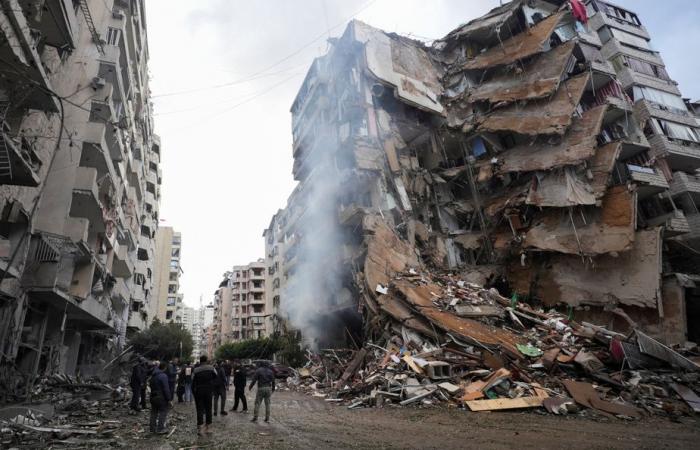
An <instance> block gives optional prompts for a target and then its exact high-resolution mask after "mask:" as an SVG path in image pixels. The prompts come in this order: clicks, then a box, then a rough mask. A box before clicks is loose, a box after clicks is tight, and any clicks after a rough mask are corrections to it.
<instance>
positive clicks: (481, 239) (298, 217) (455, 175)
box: [265, 0, 700, 345]
mask: <svg viewBox="0 0 700 450" xmlns="http://www.w3.org/2000/svg"><path fill="white" fill-rule="evenodd" d="M649 40H650V37H649V34H648V32H647V31H646V29H645V28H644V26H643V25H642V23H641V21H640V20H639V18H638V17H637V15H636V14H634V13H633V12H631V11H627V10H625V9H623V8H620V7H617V6H614V5H612V4H609V3H606V2H602V1H589V2H586V3H585V5H584V4H583V3H581V2H578V1H571V2H568V1H556V0H551V1H545V0H530V1H524V0H516V1H513V2H510V3H508V4H505V5H503V6H501V7H499V8H496V9H494V10H493V11H491V12H490V13H488V14H486V15H485V16H483V17H481V18H478V19H476V20H473V21H471V22H469V23H467V24H465V25H463V26H460V27H459V28H457V29H455V30H453V31H452V32H450V33H449V34H448V35H447V36H445V37H444V38H443V39H440V40H438V41H435V42H434V43H433V44H432V45H431V46H427V45H425V44H424V43H422V42H419V41H416V40H413V39H409V38H406V37H403V36H399V35H396V34H391V33H386V32H383V31H381V30H378V29H375V28H372V27H370V26H368V25H366V24H364V23H362V22H359V21H353V22H351V23H350V24H349V25H348V27H347V28H346V30H345V32H344V33H343V35H342V36H341V37H340V38H338V39H335V40H332V42H331V48H330V50H329V51H328V53H327V54H326V55H325V56H322V57H319V58H317V59H316V60H315V61H314V63H313V64H312V65H311V67H310V69H309V71H308V74H307V76H306V78H305V80H304V82H303V85H302V87H301V89H300V90H299V93H298V94H297V97H296V99H295V101H294V103H293V105H292V109H291V112H292V133H293V156H294V166H293V174H294V178H295V180H297V181H298V182H299V184H298V185H297V187H296V189H295V190H294V192H293V193H292V195H291V196H290V198H289V201H288V203H287V206H286V208H285V209H284V210H281V211H279V212H278V213H277V214H276V215H275V216H274V217H273V220H272V222H271V224H270V227H269V228H268V229H267V230H266V232H265V237H266V249H267V255H268V257H269V258H270V261H272V262H273V264H274V266H273V267H271V268H270V269H269V270H274V271H275V272H276V273H278V274H279V275H278V276H279V277H282V279H283V281H282V282H281V283H279V284H278V285H281V293H280V295H281V302H280V301H279V300H278V302H280V303H279V304H280V309H281V311H282V312H283V313H284V315H285V317H286V318H288V319H289V322H290V325H291V326H292V327H294V328H297V329H300V330H303V334H304V335H305V336H306V338H307V342H309V343H311V344H316V345H321V344H323V345H326V344H330V345H333V344H334V343H335V344H337V343H339V342H341V341H350V340H354V339H356V338H358V337H361V336H362V334H363V333H364V334H365V335H366V334H367V333H368V332H370V330H371V329H372V328H371V327H372V326H373V325H376V320H377V319H378V318H381V317H387V316H390V317H392V318H393V319H396V320H399V321H400V322H402V323H403V324H404V325H406V326H408V327H411V326H413V327H418V326H419V324H417V323H416V322H415V321H412V318H411V315H410V314H409V313H408V312H407V311H406V310H402V309H401V308H400V307H399V305H398V304H396V303H394V302H391V301H390V300H389V299H391V296H387V295H384V294H385V293H386V288H387V283H388V282H389V281H390V280H391V279H392V277H393V275H395V274H396V273H399V272H401V271H404V270H407V268H408V267H411V266H413V267H417V266H418V265H424V266H427V267H432V268H435V269H439V270H452V271H458V272H460V273H462V274H463V275H464V276H465V277H466V278H467V279H468V280H469V281H472V282H475V283H478V284H481V285H484V286H487V287H495V288H497V289H498V290H499V292H500V293H501V294H502V295H504V296H507V297H509V298H510V297H517V298H518V299H520V300H523V299H524V300H526V301H527V302H529V303H532V304H536V305H541V306H544V307H548V308H549V307H555V308H559V309H560V310H562V311H565V312H566V313H567V314H568V315H569V316H570V317H574V318H576V319H579V320H585V321H588V322H591V323H598V324H602V325H605V326H606V327H608V329H610V330H615V331H617V332H622V333H624V332H627V331H629V330H630V329H632V328H641V329H644V330H645V331H646V332H647V333H649V334H651V335H653V336H655V337H656V338H658V339H659V340H661V341H663V342H666V343H669V344H677V343H684V342H685V341H686V340H694V341H696V342H697V340H698V338H699V337H700V336H699V335H698V333H699V332H700V329H698V326H697V324H698V319H699V317H698V307H697V304H698V302H699V301H700V298H698V294H699V293H700V291H698V288H697V285H696V283H697V282H698V281H700V276H699V275H698V268H699V267H700V260H698V257H697V254H698V253H697V251H698V249H700V241H699V239H698V236H699V234H698V233H700V228H699V227H700V223H699V222H698V218H699V217H700V215H699V214H698V189H697V186H698V181H700V179H699V178H698V174H697V169H698V168H700V128H699V127H698V122H697V119H696V117H695V116H694V114H693V112H692V111H694V110H693V109H692V108H691V110H689V109H688V107H687V106H686V103H685V102H684V100H683V99H682V97H681V95H680V91H679V90H678V87H677V85H676V83H675V82H674V81H673V80H672V79H671V78H670V77H669V75H668V73H667V72H666V70H665V68H664V64H663V60H662V59H661V57H660V55H659V53H658V52H656V51H654V50H652V48H651V46H650V44H649ZM690 105H691V106H692V105H693V104H690ZM403 246H408V248H409V249H410V251H409V252H406V251H401V252H399V251H397V250H396V248H397V247H400V248H402V249H403V248H404V247H403ZM280 249H282V250H280ZM280 254H282V255H283V256H281V257H280V256H278V255H280ZM407 255H408V256H407ZM481 338H482V339H486V340H489V339H490V340H494V339H495V340H497V337H493V336H491V337H488V336H486V335H482V336H481Z"/></svg>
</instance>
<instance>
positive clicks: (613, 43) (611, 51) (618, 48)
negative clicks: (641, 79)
mask: <svg viewBox="0 0 700 450" xmlns="http://www.w3.org/2000/svg"><path fill="white" fill-rule="evenodd" d="M600 53H601V54H602V55H603V57H604V58H605V59H608V60H610V59H613V58H614V57H615V56H617V55H620V54H623V55H629V56H631V57H633V58H637V59H641V60H642V61H647V62H650V63H652V64H657V65H659V66H663V65H664V61H663V59H661V56H659V53H658V52H646V51H643V50H637V49H636V48H633V47H629V46H626V45H624V44H622V43H621V42H620V41H619V40H617V39H615V38H612V39H610V40H609V41H608V42H606V43H605V44H604V45H603V47H602V48H601V49H600Z"/></svg>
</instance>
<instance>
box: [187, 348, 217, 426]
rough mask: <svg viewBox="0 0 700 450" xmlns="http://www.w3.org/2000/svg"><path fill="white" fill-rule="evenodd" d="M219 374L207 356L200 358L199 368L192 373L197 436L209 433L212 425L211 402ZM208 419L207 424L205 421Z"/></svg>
mask: <svg viewBox="0 0 700 450" xmlns="http://www.w3.org/2000/svg"><path fill="white" fill-rule="evenodd" d="M216 378H217V373H216V369H214V368H213V367H212V366H211V365H209V363H208V362H207V356H206V355H202V356H200V358H199V366H197V368H195V369H194V371H193V372H192V393H193V394H194V402H195V405H196V407H197V434H199V435H201V434H202V432H204V433H208V432H209V425H211V400H212V395H213V394H214V384H215V382H216ZM205 417H206V423H205V421H204V419H205Z"/></svg>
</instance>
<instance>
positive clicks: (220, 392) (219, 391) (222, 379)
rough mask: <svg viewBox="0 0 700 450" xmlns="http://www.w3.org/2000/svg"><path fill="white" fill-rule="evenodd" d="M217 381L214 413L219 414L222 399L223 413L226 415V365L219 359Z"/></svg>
mask: <svg viewBox="0 0 700 450" xmlns="http://www.w3.org/2000/svg"><path fill="white" fill-rule="evenodd" d="M214 368H215V369H216V382H215V384H214V386H215V387H214V415H215V416H216V415H218V412H219V401H221V415H222V416H225V415H227V414H228V413H227V412H226V409H225V408H226V389H227V386H226V383H227V380H226V369H225V368H224V365H223V364H222V363H221V361H219V362H218V363H217V364H216V366H214Z"/></svg>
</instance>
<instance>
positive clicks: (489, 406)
mask: <svg viewBox="0 0 700 450" xmlns="http://www.w3.org/2000/svg"><path fill="white" fill-rule="evenodd" d="M542 400H543V398H542V397H521V398H496V399H491V400H470V401H466V402H464V404H465V405H467V406H468V407H469V409H471V410H472V411H495V410H499V409H519V408H537V407H540V406H542Z"/></svg>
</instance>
